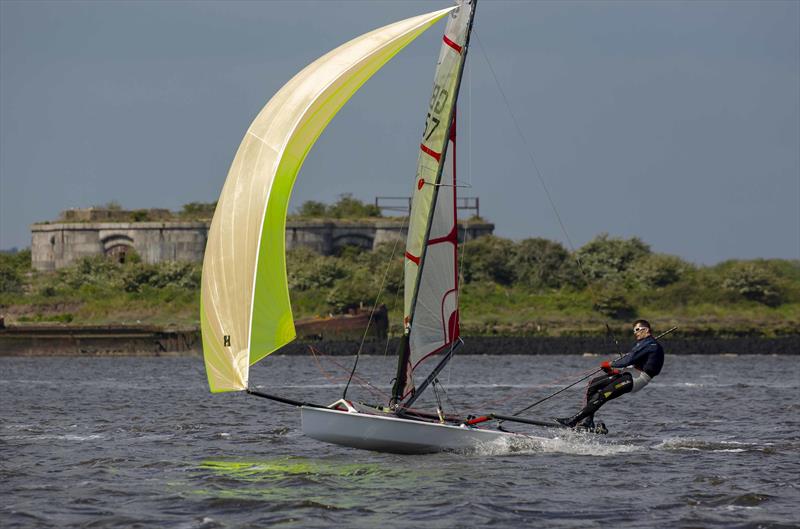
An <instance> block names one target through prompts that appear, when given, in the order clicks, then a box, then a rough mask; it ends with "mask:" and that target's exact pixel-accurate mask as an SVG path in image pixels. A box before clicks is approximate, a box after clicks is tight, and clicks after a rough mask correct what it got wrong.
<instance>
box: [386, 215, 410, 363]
mask: <svg viewBox="0 0 800 529" xmlns="http://www.w3.org/2000/svg"><path fill="white" fill-rule="evenodd" d="M407 213H408V214H407V215H406V217H405V218H404V219H403V224H402V226H401V227H400V238H398V239H397V240H396V241H395V248H394V249H392V259H394V253H395V250H396V249H397V243H398V242H399V241H400V240H401V239H402V235H403V230H404V229H405V228H406V225H407V224H408V220H409V219H410V218H411V201H410V200H409V203H408V211H407ZM390 262H391V261H390ZM403 265H404V267H405V263H403ZM401 288H403V281H400V282H399V283H398V284H397V289H395V291H394V299H393V300H392V308H391V310H394V308H395V307H397V298H399V297H400V289H401ZM404 310H405V309H404ZM388 313H389V311H387V317H388ZM401 328H402V327H401ZM390 330H391V329H387V331H386V348H385V349H384V350H383V356H388V355H389V341H390V340H391V338H392V337H391V333H390V332H389V331H390Z"/></svg>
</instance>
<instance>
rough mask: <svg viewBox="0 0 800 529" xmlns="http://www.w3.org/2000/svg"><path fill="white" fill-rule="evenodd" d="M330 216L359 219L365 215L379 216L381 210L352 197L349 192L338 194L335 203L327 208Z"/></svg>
mask: <svg viewBox="0 0 800 529" xmlns="http://www.w3.org/2000/svg"><path fill="white" fill-rule="evenodd" d="M329 213H330V216H331V217H334V218H336V219H359V218H365V217H380V216H381V210H380V209H379V208H378V207H377V206H376V205H374V204H365V203H363V202H361V201H360V200H358V199H357V198H353V195H351V194H350V193H345V194H343V195H340V196H339V200H338V201H337V202H336V204H334V205H332V206H331V207H330V209H329Z"/></svg>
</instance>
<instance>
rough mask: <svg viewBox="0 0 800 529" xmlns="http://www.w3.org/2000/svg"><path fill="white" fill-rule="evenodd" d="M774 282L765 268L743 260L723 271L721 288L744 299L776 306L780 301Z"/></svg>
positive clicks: (773, 278)
mask: <svg viewBox="0 0 800 529" xmlns="http://www.w3.org/2000/svg"><path fill="white" fill-rule="evenodd" d="M775 282H776V279H775V277H774V276H773V275H772V274H770V273H769V272H768V271H767V270H765V269H763V268H760V267H758V266H756V265H755V264H753V263H747V262H744V263H736V264H735V265H733V266H732V267H731V268H730V269H728V270H727V271H726V272H725V274H724V276H723V279H722V288H723V289H725V290H726V291H728V292H730V293H732V294H735V295H738V296H741V297H743V298H745V299H749V300H752V301H757V302H759V303H763V304H764V305H768V306H776V305H779V304H780V303H781V296H780V292H779V291H778V288H777V287H776V285H775Z"/></svg>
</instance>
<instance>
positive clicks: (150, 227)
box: [31, 208, 494, 270]
mask: <svg viewBox="0 0 800 529" xmlns="http://www.w3.org/2000/svg"><path fill="white" fill-rule="evenodd" d="M210 222H211V221H210V220H181V219H180V217H179V215H177V214H175V213H172V212H171V211H169V210H165V209H148V210H136V211H124V210H119V209H105V208H88V209H71V210H67V211H64V212H62V214H61V218H60V219H59V220H57V221H52V222H42V223H37V224H33V225H32V226H31V261H32V265H33V267H34V268H35V269H36V270H55V269H58V268H62V267H65V266H68V265H70V264H71V263H73V262H74V261H76V260H79V259H81V258H83V257H89V256H94V255H106V256H108V257H109V258H111V259H114V260H116V261H119V262H124V261H125V258H126V255H127V254H129V253H130V252H131V251H135V252H136V254H138V255H139V257H140V258H141V259H142V261H144V262H146V263H159V262H162V261H197V262H199V261H202V260H203V252H204V251H205V247H206V239H207V236H208V228H209V225H210ZM459 225H460V228H461V229H459V231H458V233H459V239H460V240H463V238H464V236H465V235H466V238H467V240H471V239H474V238H476V237H480V236H482V235H490V234H491V233H492V232H493V231H494V224H491V223H488V222H485V221H473V220H471V221H460V222H459ZM405 237H406V229H405V227H404V223H403V222H402V219H400V218H397V217H385V218H368V219H304V220H291V219H290V220H287V222H286V248H287V249H291V248H295V247H298V246H305V247H308V248H311V249H313V250H315V251H317V252H320V253H322V254H325V255H332V254H335V253H337V252H338V251H339V250H340V249H341V248H344V247H345V246H358V247H361V248H365V249H373V248H374V247H375V246H376V245H378V244H381V243H383V242H393V241H395V240H397V239H401V240H405Z"/></svg>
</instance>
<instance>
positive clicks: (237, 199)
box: [200, 8, 454, 392]
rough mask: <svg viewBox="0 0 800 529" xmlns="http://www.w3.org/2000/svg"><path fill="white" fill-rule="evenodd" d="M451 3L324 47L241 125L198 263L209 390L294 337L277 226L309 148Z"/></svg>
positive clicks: (221, 387) (237, 382)
mask: <svg viewBox="0 0 800 529" xmlns="http://www.w3.org/2000/svg"><path fill="white" fill-rule="evenodd" d="M453 9H454V8H448V9H443V10H439V11H434V12H432V13H428V14H425V15H421V16H417V17H413V18H409V19H407V20H403V21H400V22H397V23H394V24H391V25H388V26H385V27H383V28H380V29H377V30H375V31H372V32H370V33H367V34H365V35H362V36H361V37H358V38H356V39H354V40H352V41H350V42H348V43H346V44H344V45H342V46H340V47H339V48H337V49H335V50H333V51H331V52H330V53H328V54H326V55H324V56H323V57H321V58H319V59H317V60H316V61H315V62H313V63H312V64H310V65H309V66H307V67H306V68H305V69H304V70H303V71H301V72H300V73H298V74H297V75H296V76H295V77H294V78H293V79H292V80H290V81H289V82H288V83H286V85H284V86H283V88H281V90H280V91H279V92H278V93H277V94H275V96H274V97H273V98H272V99H271V100H270V101H269V102H268V103H267V105H266V106H265V107H264V108H263V109H262V110H261V112H260V113H259V114H258V116H257V117H256V119H255V120H254V121H253V123H252V124H251V125H250V128H249V129H248V130H247V134H246V135H245V137H244V139H243V140H242V142H241V144H240V146H239V150H238V151H237V153H236V157H235V158H234V160H233V163H232V164H231V168H230V171H229V173H228V177H227V179H226V181H225V185H224V187H223V189H222V193H221V195H220V198H219V202H218V204H217V208H216V211H215V212H214V218H213V220H212V222H211V228H210V230H209V234H208V243H207V245H206V252H205V258H204V261H203V278H202V287H201V308H200V322H201V328H202V335H203V354H204V358H205V364H206V373H207V375H208V382H209V386H210V388H211V391H212V392H220V391H235V390H244V389H246V388H247V380H248V374H249V366H250V365H252V364H253V363H255V362H257V361H258V360H260V359H261V358H263V357H265V356H266V355H268V354H270V353H271V352H273V351H275V350H276V349H278V348H280V347H281V346H283V345H285V344H286V343H288V342H290V341H291V340H293V339H294V337H295V329H294V321H293V317H292V310H291V305H290V302H289V291H288V287H287V283H286V264H285V259H286V258H285V248H284V246H285V226H286V213H287V209H288V203H289V197H290V194H291V190H292V186H293V185H294V181H295V177H296V176H297V172H298V171H299V170H300V166H301V165H302V163H303V160H304V159H305V157H306V155H307V153H308V151H309V149H310V148H311V146H312V145H313V144H314V142H315V141H316V139H317V137H319V135H320V134H321V133H322V131H323V129H324V128H325V126H326V125H327V124H328V122H329V121H330V120H331V119H332V118H333V116H334V115H335V114H336V112H337V111H338V110H339V109H340V108H341V107H342V105H344V104H345V102H347V100H348V99H350V97H351V96H352V95H353V94H354V93H355V92H356V91H357V90H358V88H359V87H360V86H361V85H362V84H363V83H364V82H365V81H366V80H367V79H369V77H370V76H372V74H374V73H375V72H376V71H377V70H378V69H380V68H381V66H383V65H384V64H385V63H386V62H387V61H388V60H389V59H391V58H392V57H393V56H394V55H395V54H396V53H398V52H399V51H400V50H401V49H403V48H404V47H405V46H406V45H407V44H409V43H410V42H411V41H413V40H414V39H415V38H416V37H418V36H419V35H420V34H421V33H422V32H424V31H425V30H426V29H427V28H429V27H430V26H431V25H432V24H433V23H435V22H436V21H437V20H439V19H441V18H442V17H444V16H446V15H447V13H449V12H450V11H451V10H453ZM448 60H449V59H448ZM448 82H449V81H448ZM443 86H445V85H443ZM447 86H449V85H447ZM443 111H444V110H443ZM442 129H444V127H442ZM432 137H434V136H432ZM435 137H439V138H442V137H444V136H442V135H441V134H439V135H438V136H435ZM440 148H441V147H440ZM426 174H427V173H426ZM431 178H433V177H432V176H431Z"/></svg>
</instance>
